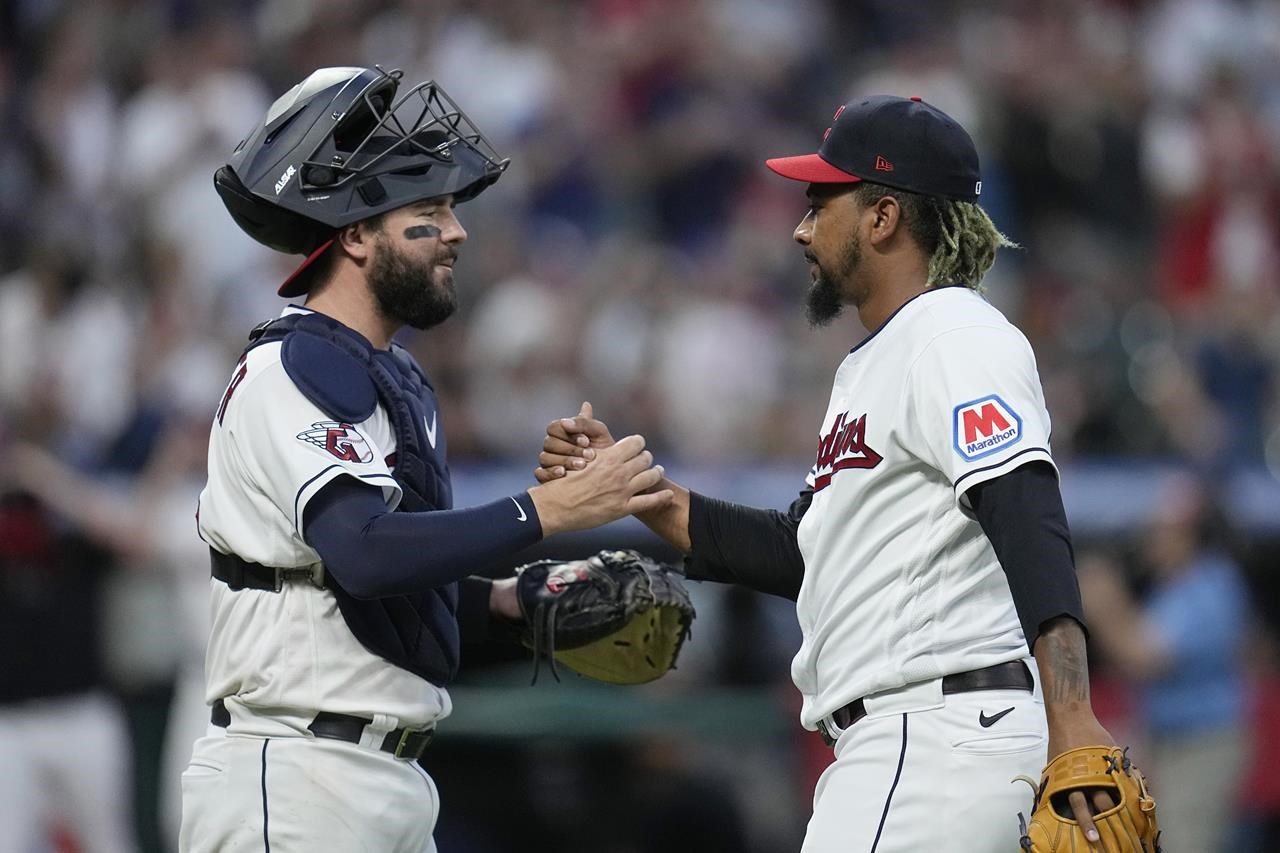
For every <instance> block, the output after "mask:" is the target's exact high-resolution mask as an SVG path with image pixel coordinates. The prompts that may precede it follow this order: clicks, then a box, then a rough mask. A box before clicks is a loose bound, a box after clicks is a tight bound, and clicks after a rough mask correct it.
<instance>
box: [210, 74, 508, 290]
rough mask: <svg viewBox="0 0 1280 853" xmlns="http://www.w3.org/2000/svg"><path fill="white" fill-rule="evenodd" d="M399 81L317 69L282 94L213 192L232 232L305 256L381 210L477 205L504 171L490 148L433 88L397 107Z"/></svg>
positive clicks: (300, 279)
mask: <svg viewBox="0 0 1280 853" xmlns="http://www.w3.org/2000/svg"><path fill="white" fill-rule="evenodd" d="M401 76H402V74H401V72H400V71H390V72H387V71H383V70H382V69H381V68H377V67H375V68H321V69H320V70H318V71H315V72H313V73H312V74H311V75H310V76H309V77H307V79H305V80H303V81H302V82H301V83H299V84H298V85H296V86H294V87H293V88H292V89H290V90H289V91H288V92H286V93H285V94H284V95H282V96H280V98H279V99H277V100H276V102H275V103H274V104H272V105H271V109H270V110H268V111H267V115H266V117H265V118H264V119H263V120H262V122H261V124H259V125H258V126H257V127H256V128H254V130H253V132H252V133H250V134H249V136H248V137H246V138H245V139H244V140H243V141H241V143H240V144H239V145H237V146H236V149H235V151H233V152H232V153H231V160H230V162H228V163H227V165H225V166H223V167H222V168H220V169H218V171H217V172H216V173H215V174H214V176H213V185H214V188H215V189H217V191H218V195H219V196H221V197H222V202H223V204H225V205H226V206H227V210H228V211H229V212H230V213H231V217H232V218H233V219H235V221H236V224H237V225H239V226H240V227H241V228H242V229H244V231H245V233H247V234H248V235H249V236H250V237H252V238H253V239H255V240H257V241H258V242H259V243H262V244H263V245H265V246H269V247H270V248H272V249H275V250H277V251H281V252H288V253H290V254H305V255H308V257H307V260H306V261H304V262H303V264H302V266H301V267H299V268H298V270H297V271H296V272H294V274H293V275H292V276H290V277H289V280H288V281H286V282H285V283H284V284H283V285H282V286H281V287H280V295H281V296H297V295H299V294H301V293H305V292H306V291H307V289H308V288H309V287H310V285H311V282H310V281H309V280H308V279H309V276H303V275H302V273H303V271H304V270H305V269H306V268H307V266H308V265H309V264H310V263H311V261H313V260H315V258H317V257H319V255H320V254H321V253H323V252H324V250H325V249H327V248H328V247H329V245H331V244H332V242H333V239H334V236H335V234H336V232H337V231H339V230H340V229H342V228H344V227H345V226H347V225H350V224H351V223H353V222H358V221H360V220H362V219H367V218H369V217H370V216H376V215H377V214H379V213H383V212H385V211H388V210H394V209H395V208H398V207H402V206H404V205H406V204H411V203H413V202H415V201H421V200H423V199H427V198H434V197H436V196H443V195H450V194H452V195H453V197H454V200H455V201H457V202H463V201H467V200H469V199H472V198H475V196H477V195H479V194H480V192H481V191H482V190H484V188H485V187H487V186H489V185H490V184H492V183H493V182H494V181H496V180H497V179H498V177H499V176H500V175H501V174H502V172H503V170H504V169H506V167H507V164H508V163H509V162H510V161H508V160H504V159H500V158H499V157H498V153H497V152H496V151H494V150H493V146H492V145H490V144H489V141H488V140H487V139H485V137H484V135H483V134H482V133H480V131H479V129H477V128H476V127H475V125H473V124H472V123H471V120H470V119H468V118H467V117H466V116H465V115H464V114H463V113H462V111H461V110H460V109H458V106H457V104H455V103H454V102H453V99H451V98H450V97H449V96H448V95H447V94H446V93H445V91H444V90H443V89H441V88H440V87H439V86H438V85H436V84H435V83H434V82H431V81H428V82H425V83H419V84H418V85H417V86H414V87H413V88H412V89H410V90H409V91H408V92H406V93H405V94H403V95H401V96H400V97H399V98H398V99H397V98H396V90H397V89H398V88H399V85H400V78H401Z"/></svg>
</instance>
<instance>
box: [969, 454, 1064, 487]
mask: <svg viewBox="0 0 1280 853" xmlns="http://www.w3.org/2000/svg"><path fill="white" fill-rule="evenodd" d="M1028 453H1044V454H1046V455H1047V454H1048V453H1049V448H1047V447H1028V448H1027V449H1026V450H1019V451H1018V452H1017V453H1015V454H1013V455H1012V456H1010V457H1009V458H1008V459H1005V460H1004V461H1003V462H997V463H996V464H994V465H983V466H982V467H981V468H974V469H973V470H972V471H966V472H964V473H963V474H961V475H960V477H959V479H957V480H956V482H955V485H954V487H953V488H956V489H958V488H960V484H961V483H963V482H964V481H965V480H967V479H969V478H970V477H972V476H973V475H974V474H981V473H982V472H983V471H990V470H992V469H993V468H1003V467H1004V466H1006V465H1008V464H1009V463H1010V462H1012V461H1013V460H1015V459H1017V458H1018V457H1019V456H1026V455H1027V454H1028Z"/></svg>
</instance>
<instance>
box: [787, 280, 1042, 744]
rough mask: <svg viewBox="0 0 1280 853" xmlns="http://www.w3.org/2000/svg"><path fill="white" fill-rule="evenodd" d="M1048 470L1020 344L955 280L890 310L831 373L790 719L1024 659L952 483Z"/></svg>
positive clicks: (998, 579) (982, 543)
mask: <svg viewBox="0 0 1280 853" xmlns="http://www.w3.org/2000/svg"><path fill="white" fill-rule="evenodd" d="M1032 461H1043V462H1049V463H1050V464H1052V458H1051V456H1050V454H1049V415H1048V412H1047V411H1046V410H1045V404H1044V394H1043V391H1042V389H1041V387H1040V379H1039V375H1038V374H1037V372H1036V364H1035V356H1034V354H1033V353H1032V351H1031V346H1030V344H1028V342H1027V340H1026V338H1025V337H1024V336H1023V335H1022V333H1021V332H1020V331H1018V329H1017V328H1015V327H1014V326H1013V325H1012V324H1011V323H1009V321H1008V320H1006V319H1005V317H1004V316H1003V315H1002V314H1001V313H1000V312H999V311H997V310H996V309H995V308H994V307H992V306H991V305H990V304H988V303H987V302H986V300H984V299H983V298H982V297H981V296H980V295H979V294H977V293H975V292H974V291H972V290H970V289H968V288H965V287H945V288H938V289H935V290H929V291H926V292H925V293H923V294H921V295H919V296H917V297H915V298H914V299H912V300H910V301H909V302H907V303H906V304H905V305H903V306H902V307H901V308H900V309H899V310H898V311H897V312H896V313H895V314H894V315H893V316H891V317H890V318H889V320H888V321H887V322H885V323H884V324H883V325H882V326H881V328H880V329H879V330H878V331H877V332H875V333H874V334H872V335H871V336H870V337H868V338H867V339H866V340H864V341H863V342H862V343H861V344H859V345H858V346H857V347H855V348H854V349H853V351H851V352H850V353H849V355H848V356H847V357H846V358H845V360H844V362H843V363H842V364H841V365H840V368H839V369H838V370H837V371H836V378H835V387H834V388H833V389H832V394H831V402H830V405H829V406H828V408H827V414H826V417H825V419H824V421H823V426H822V430H821V432H820V434H819V448H818V459H817V464H816V465H815V466H814V468H813V470H812V471H811V472H810V474H809V478H808V482H809V485H810V486H812V487H813V490H814V494H813V503H812V505H811V506H810V507H809V509H808V511H807V512H806V513H805V515H804V518H803V519H802V521H801V523H800V528H799V531H798V538H799V544H800V550H801V552H802V554H803V555H804V563H805V573H804V582H803V584H802V585H801V588H800V595H799V598H798V600H797V602H796V611H797V614H798V616H799V620H800V627H801V630H802V632H803V635H804V641H803V643H802V645H801V647H800V651H799V653H798V654H797V655H796V657H795V660H794V661H793V662H792V667H791V672H792V678H793V679H794V680H795V683H796V686H797V687H798V688H799V689H800V692H801V693H802V694H803V696H804V705H803V709H802V712H801V721H802V723H803V724H804V726H805V727H806V728H810V729H812V728H815V727H816V725H817V723H818V721H819V720H820V719H822V718H823V717H824V716H825V715H827V714H829V713H831V712H832V711H834V710H835V709H837V708H839V707H841V706H843V705H845V704H847V703H849V702H851V701H853V700H855V699H858V698H860V697H863V696H866V695H868V694H872V693H878V692H880V691H884V690H889V689H892V688H897V687H902V686H903V685H906V684H911V683H914V682H919V681H923V680H926V679H932V678H937V677H939V676H942V675H948V674H951V673H956V672H964V671H968V670H972V669H978V668H980V667H985V666H990V665H992V664H997V663H1003V662H1006V661H1012V660H1017V659H1019V658H1024V657H1026V655H1027V654H1028V651H1027V645H1026V640H1025V638H1024V637H1023V634H1022V628H1021V626H1020V624H1019V622H1018V614H1017V612H1016V610H1015V609H1014V604H1013V598H1012V596H1011V595H1010V592H1009V586H1008V583H1007V581H1006V579H1005V575H1004V572H1003V570H1002V569H1001V567H1000V564H999V562H998V560H997V559H996V555H995V552H994V551H993V549H992V547H991V543H990V541H989V540H988V539H987V537H986V535H985V534H984V533H983V531H982V528H981V527H980V526H979V524H978V523H977V521H976V520H975V519H974V516H973V513H972V510H971V508H970V507H969V506H968V504H967V502H966V500H965V491H966V490H967V489H969V488H971V487H972V486H974V485H975V484H977V483H981V482H983V481H985V480H990V479H992V478H994V477H998V476H1000V475H1001V474H1005V473H1007V472H1009V471H1012V470H1014V469H1015V468H1017V467H1018V466H1020V465H1024V464H1026V463H1028V462H1032Z"/></svg>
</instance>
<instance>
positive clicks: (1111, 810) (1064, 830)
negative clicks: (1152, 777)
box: [1015, 746, 1160, 853]
mask: <svg viewBox="0 0 1280 853" xmlns="http://www.w3.org/2000/svg"><path fill="white" fill-rule="evenodd" d="M1128 752H1129V750H1128V749H1121V748H1120V747H1118V746H1084V747H1080V748H1078V749H1072V750H1068V751H1067V752H1064V753H1062V754H1061V755H1059V756H1058V757H1057V758H1055V759H1053V760H1052V761H1050V762H1049V765H1048V766H1047V767H1045V769H1044V772H1043V774H1041V777H1040V785H1039V786H1038V787H1037V786H1036V784H1035V782H1034V781H1033V780H1032V779H1030V778H1029V777H1027V776H1020V777H1018V778H1019V779H1021V780H1022V781H1024V782H1026V783H1027V784H1029V785H1031V787H1032V789H1034V790H1035V792H1036V800H1035V806H1034V808H1033V810H1032V813H1031V824H1030V826H1028V825H1027V822H1026V820H1025V818H1023V816H1022V815H1021V814H1019V815H1018V819H1019V823H1020V825H1021V829H1022V841H1021V844H1022V848H1023V849H1024V850H1028V851H1031V853H1057V851H1076V850H1103V851H1106V853H1137V851H1141V853H1160V829H1159V827H1158V826H1157V825H1156V801H1155V798H1154V797H1152V796H1151V792H1150V791H1148V790H1147V781H1146V779H1145V778H1144V777H1143V775H1142V771H1141V770H1139V769H1138V768H1137V767H1136V766H1135V765H1134V763H1133V762H1132V761H1130V760H1129V755H1128ZM1015 781H1016V780H1015ZM1086 792H1088V793H1092V794H1093V795H1094V797H1095V801H1097V799H1100V798H1099V794H1102V795H1104V796H1109V797H1110V802H1111V803H1113V804H1114V805H1110V806H1109V807H1106V808H1102V809H1100V810H1099V812H1098V813H1097V814H1095V815H1093V816H1092V820H1093V825H1094V828H1095V829H1096V830H1097V833H1098V840H1097V841H1096V842H1090V841H1089V840H1088V837H1087V835H1086V831H1087V830H1086V828H1085V827H1084V826H1082V825H1081V824H1080V823H1079V822H1077V821H1076V820H1075V819H1074V817H1073V811H1072V808H1071V805H1070V802H1069V800H1070V797H1071V796H1073V795H1075V796H1079V797H1083V796H1085V795H1086ZM1099 805H1103V804H1102V803H1099Z"/></svg>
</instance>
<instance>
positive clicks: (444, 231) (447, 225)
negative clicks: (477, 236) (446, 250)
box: [440, 208, 467, 246]
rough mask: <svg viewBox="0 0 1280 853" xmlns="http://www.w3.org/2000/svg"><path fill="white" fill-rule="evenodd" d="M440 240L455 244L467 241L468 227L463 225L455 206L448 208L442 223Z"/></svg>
mask: <svg viewBox="0 0 1280 853" xmlns="http://www.w3.org/2000/svg"><path fill="white" fill-rule="evenodd" d="M440 241H441V242H442V243H448V244H450V245H454V246H456V245H459V244H462V243H465V242H466V241H467V229H465V228H463V227H462V222H461V220H459V219H458V215H457V214H456V213H454V211H453V208H449V209H448V212H447V213H445V214H444V218H443V220H442V221H441V223H440Z"/></svg>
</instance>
